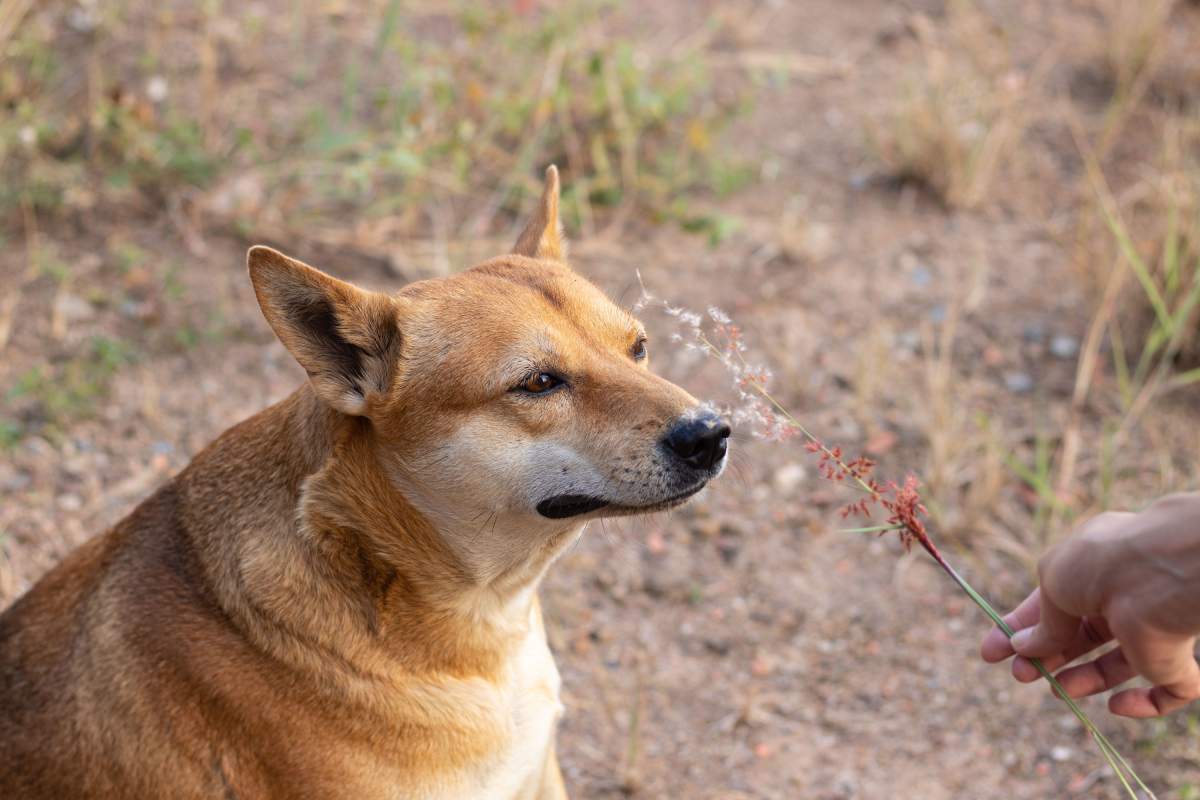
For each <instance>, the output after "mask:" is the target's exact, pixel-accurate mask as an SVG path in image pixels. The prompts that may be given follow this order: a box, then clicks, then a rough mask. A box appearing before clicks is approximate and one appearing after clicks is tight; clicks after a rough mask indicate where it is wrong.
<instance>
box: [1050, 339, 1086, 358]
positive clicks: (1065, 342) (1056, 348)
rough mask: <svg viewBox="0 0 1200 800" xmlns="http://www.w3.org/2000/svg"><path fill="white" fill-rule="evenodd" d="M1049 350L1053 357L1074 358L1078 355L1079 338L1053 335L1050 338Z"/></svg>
mask: <svg viewBox="0 0 1200 800" xmlns="http://www.w3.org/2000/svg"><path fill="white" fill-rule="evenodd" d="M1050 352H1051V353H1052V354H1053V355H1054V357H1055V358H1063V359H1066V358H1074V357H1075V356H1077V355H1079V340H1078V339H1076V338H1075V337H1074V336H1063V335H1061V334H1060V335H1058V336H1055V337H1054V338H1053V339H1051V340H1050Z"/></svg>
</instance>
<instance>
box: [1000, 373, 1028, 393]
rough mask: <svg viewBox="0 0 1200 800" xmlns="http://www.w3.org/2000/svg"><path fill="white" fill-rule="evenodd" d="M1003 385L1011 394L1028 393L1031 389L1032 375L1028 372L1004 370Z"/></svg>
mask: <svg viewBox="0 0 1200 800" xmlns="http://www.w3.org/2000/svg"><path fill="white" fill-rule="evenodd" d="M1004 386H1005V387H1006V388H1007V389H1008V390H1009V391H1010V392H1012V393H1013V394H1029V393H1030V392H1032V391H1033V377H1032V376H1031V375H1030V374H1029V373H1028V372H1006V373H1005V374H1004Z"/></svg>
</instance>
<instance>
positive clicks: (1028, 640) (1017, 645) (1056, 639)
mask: <svg viewBox="0 0 1200 800" xmlns="http://www.w3.org/2000/svg"><path fill="white" fill-rule="evenodd" d="M1039 595H1040V598H1041V601H1040V616H1039V618H1038V623H1037V625H1035V626H1034V627H1032V628H1025V629H1024V630H1020V631H1017V632H1016V633H1015V634H1014V635H1013V638H1012V646H1013V650H1016V651H1017V654H1018V655H1022V656H1025V657H1026V658H1046V657H1048V656H1053V655H1057V654H1058V653H1061V652H1063V651H1064V650H1065V649H1067V647H1068V646H1069V645H1070V644H1071V642H1073V641H1074V640H1075V638H1076V636H1077V635H1078V633H1079V617H1076V616H1075V615H1073V614H1069V613H1067V612H1066V611H1063V610H1062V609H1061V608H1059V607H1058V606H1057V605H1055V604H1054V602H1053V601H1052V600H1050V598H1049V597H1047V596H1046V592H1045V589H1044V588H1043V590H1042V591H1040V592H1039Z"/></svg>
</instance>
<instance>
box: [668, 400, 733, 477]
mask: <svg viewBox="0 0 1200 800" xmlns="http://www.w3.org/2000/svg"><path fill="white" fill-rule="evenodd" d="M730 433H731V431H730V428H729V425H728V424H727V423H726V422H725V420H723V419H721V418H720V417H719V416H717V415H716V414H713V413H712V412H704V413H702V414H700V415H699V416H695V417H691V418H688V419H685V420H682V421H681V422H678V423H676V424H675V427H673V428H671V430H670V431H668V432H667V437H666V438H665V439H664V440H663V444H665V445H666V446H667V449H668V450H670V451H671V452H672V453H674V454H675V455H677V456H679V457H680V458H681V459H683V461H684V463H686V464H688V465H690V466H693V467H695V468H696V469H712V468H713V467H714V466H716V464H717V463H718V462H719V461H720V460H721V459H722V458H724V457H725V451H726V450H728V449H729V443H728V441H727V440H728V439H729V434H730Z"/></svg>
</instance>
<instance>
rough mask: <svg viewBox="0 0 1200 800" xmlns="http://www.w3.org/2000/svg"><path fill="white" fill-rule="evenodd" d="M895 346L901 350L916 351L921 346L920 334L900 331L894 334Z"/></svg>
mask: <svg viewBox="0 0 1200 800" xmlns="http://www.w3.org/2000/svg"><path fill="white" fill-rule="evenodd" d="M896 346H897V347H899V348H901V349H903V350H912V351H916V350H917V348H919V347H920V346H921V334H919V333H917V332H916V331H900V333H898V334H896Z"/></svg>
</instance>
